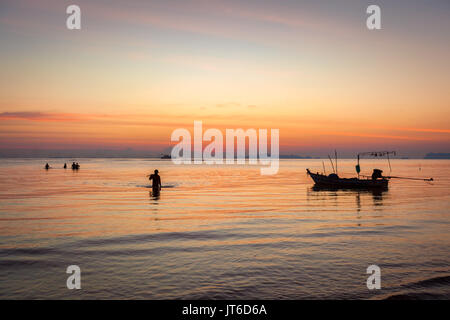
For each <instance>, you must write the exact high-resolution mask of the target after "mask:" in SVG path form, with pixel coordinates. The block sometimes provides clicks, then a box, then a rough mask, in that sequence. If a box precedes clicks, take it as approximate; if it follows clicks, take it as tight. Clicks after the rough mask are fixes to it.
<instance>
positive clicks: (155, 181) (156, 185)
mask: <svg viewBox="0 0 450 320" xmlns="http://www.w3.org/2000/svg"><path fill="white" fill-rule="evenodd" d="M158 172H159V171H158V170H155V173H153V174H151V175H150V177H149V178H148V180H152V191H153V194H158V193H159V191H161V177H160V176H159V174H158Z"/></svg>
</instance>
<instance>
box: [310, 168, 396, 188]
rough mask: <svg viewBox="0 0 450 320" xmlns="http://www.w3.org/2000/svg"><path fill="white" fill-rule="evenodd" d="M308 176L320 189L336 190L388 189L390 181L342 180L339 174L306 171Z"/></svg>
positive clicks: (382, 179) (369, 179)
mask: <svg viewBox="0 0 450 320" xmlns="http://www.w3.org/2000/svg"><path fill="white" fill-rule="evenodd" d="M306 172H307V173H308V175H309V176H310V177H311V179H313V181H314V183H315V185H316V186H318V187H325V188H336V189H387V188H388V184H389V180H388V179H386V178H384V177H383V178H381V179H371V178H366V179H360V178H340V177H339V176H338V175H337V174H335V173H332V174H329V175H326V174H322V173H318V172H317V173H312V172H311V171H310V170H309V169H306Z"/></svg>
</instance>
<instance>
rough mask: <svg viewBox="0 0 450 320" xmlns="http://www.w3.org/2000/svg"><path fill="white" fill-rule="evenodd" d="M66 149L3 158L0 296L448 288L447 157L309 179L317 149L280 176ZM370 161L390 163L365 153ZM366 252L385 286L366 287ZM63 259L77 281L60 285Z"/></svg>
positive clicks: (368, 165)
mask: <svg viewBox="0 0 450 320" xmlns="http://www.w3.org/2000/svg"><path fill="white" fill-rule="evenodd" d="M71 160H72V159H67V160H66V159H62V160H61V159H40V160H31V159H1V161H0V299H9V298H12V299H23V298H27V299H39V298H51V299H54V298H57V299H59V298H63V299H82V298H85V299H87V298H92V299H106V298H115V299H174V298H175V299H232V298H233V299H305V298H318V299H383V298H389V297H397V298H398V297H407V298H422V299H426V298H438V299H449V298H450V254H449V253H450V252H449V248H450V206H449V205H450V161H448V160H394V161H392V169H393V171H392V173H391V175H397V176H415V177H434V178H435V181H434V182H433V183H427V182H421V181H407V180H392V181H391V183H390V188H389V190H388V191H386V192H383V193H372V192H363V191H360V192H358V191H314V190H313V189H312V181H311V180H310V178H309V177H307V176H306V174H305V169H306V168H311V169H312V171H322V160H282V161H281V163H280V171H279V173H278V174H277V175H275V176H261V175H260V171H259V167H258V166H243V165H240V166H207V165H184V166H176V165H174V164H172V162H171V161H170V160H169V161H165V160H148V159H147V160H142V159H77V161H78V162H79V163H80V165H81V169H80V170H79V171H77V172H73V171H72V170H71V169H67V170H64V169H63V168H62V166H63V164H64V161H67V163H68V164H69V165H70V163H69V161H71ZM46 162H49V163H50V164H51V165H52V166H53V169H50V170H48V171H45V170H44V169H43V167H44V165H45V163H46ZM325 164H326V165H327V169H328V171H329V170H330V169H329V163H325ZM354 165H355V161H354V160H342V161H340V163H339V171H340V173H342V175H343V176H351V175H353V172H354ZM374 167H378V168H381V169H383V170H384V173H385V174H389V168H388V166H387V162H385V161H384V160H377V161H372V160H363V161H362V169H363V172H364V173H367V174H370V171H371V169H372V168H374ZM156 168H157V169H159V171H160V174H161V177H162V184H163V186H164V188H163V190H162V192H161V195H160V196H159V197H154V196H153V195H152V194H151V188H149V181H148V180H147V178H146V175H147V174H149V173H151V172H152V171H153V170H154V169H156ZM372 264H376V265H378V266H379V267H380V268H381V285H382V289H381V290H374V291H370V290H368V289H367V287H366V280H367V277H368V275H367V274H366V269H367V267H368V266H369V265H372ZM69 265H78V266H79V267H80V268H81V286H82V289H81V290H68V289H67V287H66V279H67V277H68V276H69V275H68V274H66V268H67V267H68V266H69Z"/></svg>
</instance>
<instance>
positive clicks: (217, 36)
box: [0, 0, 450, 155]
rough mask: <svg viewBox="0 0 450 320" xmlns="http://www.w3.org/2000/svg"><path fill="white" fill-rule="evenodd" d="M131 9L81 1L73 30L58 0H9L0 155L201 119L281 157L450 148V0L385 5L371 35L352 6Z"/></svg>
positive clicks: (82, 144)
mask: <svg viewBox="0 0 450 320" xmlns="http://www.w3.org/2000/svg"><path fill="white" fill-rule="evenodd" d="M130 3H131V2H127V4H125V3H124V2H123V3H121V2H120V1H109V2H95V3H93V2H92V1H78V5H79V6H80V7H81V10H82V17H83V19H82V30H79V31H69V30H67V29H66V28H65V23H64V22H65V17H66V14H65V5H66V4H65V3H64V2H61V1H52V0H48V1H35V2H33V3H31V4H30V3H28V2H26V1H5V2H4V3H2V10H1V11H0V12H1V13H0V26H1V28H0V37H1V39H2V49H1V51H0V66H1V68H2V75H1V78H0V143H1V146H0V148H1V149H9V148H25V149H26V148H42V149H70V148H72V149H92V148H93V149H95V148H133V149H139V150H149V151H153V152H160V151H163V150H165V149H167V147H169V146H170V134H171V132H172V131H173V130H175V129H176V128H180V127H184V128H188V129H192V126H193V121H194V120H201V121H203V124H204V127H205V128H208V127H214V128H219V129H223V130H224V129H225V128H239V127H242V128H256V129H258V128H267V129H271V128H274V129H280V145H281V151H282V152H283V153H298V154H306V153H312V154H323V153H325V154H326V153H328V152H329V151H330V150H334V148H339V149H342V150H346V151H348V152H351V151H353V150H356V151H361V149H363V150H366V149H372V148H382V149H386V148H389V149H391V148H394V149H397V150H399V151H401V152H404V153H405V154H415V155H419V154H424V153H426V152H430V151H435V152H437V151H441V152H448V151H450V150H449V149H450V126H449V125H448V119H449V116H450V90H449V88H448V85H449V83H450V62H449V59H448V57H449V56H450V44H449V41H448V39H447V36H448V33H449V31H450V22H449V19H448V14H449V13H450V6H449V5H448V2H445V1H433V4H432V6H427V7H425V4H421V3H420V2H418V3H415V2H414V6H411V3H412V2H411V1H408V2H406V1H398V2H397V1H396V3H395V4H392V3H389V2H387V1H381V2H380V3H381V5H380V6H381V8H382V17H383V20H382V23H383V24H382V25H383V29H382V30H379V31H369V30H367V28H366V27H365V18H366V14H365V7H364V5H363V4H362V3H360V2H357V1H346V2H341V3H340V4H339V5H338V4H336V2H332V1H329V2H328V3H327V2H326V1H325V2H321V3H320V4H314V3H311V1H304V2H303V1H288V0H287V1H258V2H256V1H226V2H225V1H201V0H187V1H182V2H180V1H171V0H168V1H132V5H130ZM419 9H421V10H419ZM425 9H426V10H425ZM61 21H62V22H63V23H61Z"/></svg>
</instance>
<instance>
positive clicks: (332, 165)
mask: <svg viewBox="0 0 450 320" xmlns="http://www.w3.org/2000/svg"><path fill="white" fill-rule="evenodd" d="M328 159H330V162H331V167H332V168H333V172H334V173H336V171H335V170H334V164H333V160H331V157H330V155H328Z"/></svg>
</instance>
